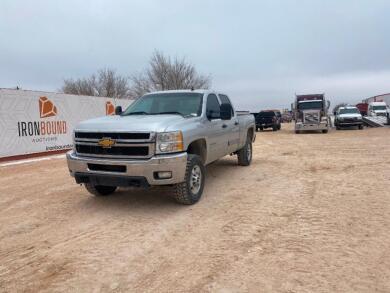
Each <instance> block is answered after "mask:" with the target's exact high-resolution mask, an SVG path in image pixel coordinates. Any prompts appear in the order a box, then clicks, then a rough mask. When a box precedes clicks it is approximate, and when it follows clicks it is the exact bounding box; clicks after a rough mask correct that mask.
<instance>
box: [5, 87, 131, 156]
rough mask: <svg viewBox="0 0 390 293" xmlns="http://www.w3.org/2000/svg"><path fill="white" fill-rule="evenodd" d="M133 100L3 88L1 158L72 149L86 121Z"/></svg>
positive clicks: (108, 112)
mask: <svg viewBox="0 0 390 293" xmlns="http://www.w3.org/2000/svg"><path fill="white" fill-rule="evenodd" d="M131 102H132V100H123V99H115V100H114V99H111V98H102V97H90V96H77V95H67V94H61V93H50V92H39V91H28V90H13V89H0V158H3V159H4V158H6V157H12V156H23V155H30V154H35V153H44V152H50V151H59V150H66V149H70V148H72V146H73V139H72V134H73V129H74V127H75V126H76V125H77V123H79V122H80V121H82V120H86V119H90V118H95V117H99V116H104V115H112V114H114V111H115V107H116V106H122V108H126V107H127V106H128V105H130V104H131Z"/></svg>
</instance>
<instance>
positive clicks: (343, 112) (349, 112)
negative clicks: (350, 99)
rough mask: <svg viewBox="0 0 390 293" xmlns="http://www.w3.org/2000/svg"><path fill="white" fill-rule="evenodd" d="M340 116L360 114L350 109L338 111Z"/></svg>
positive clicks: (356, 110)
mask: <svg viewBox="0 0 390 293" xmlns="http://www.w3.org/2000/svg"><path fill="white" fill-rule="evenodd" d="M340 114H360V112H359V110H358V109H355V108H350V109H340Z"/></svg>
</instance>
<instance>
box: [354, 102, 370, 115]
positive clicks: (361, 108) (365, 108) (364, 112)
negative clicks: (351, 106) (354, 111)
mask: <svg viewBox="0 0 390 293" xmlns="http://www.w3.org/2000/svg"><path fill="white" fill-rule="evenodd" d="M356 107H357V108H358V109H359V111H360V114H362V116H367V112H368V104H367V103H359V104H357V105H356Z"/></svg>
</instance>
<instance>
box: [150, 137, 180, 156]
mask: <svg viewBox="0 0 390 293" xmlns="http://www.w3.org/2000/svg"><path fill="white" fill-rule="evenodd" d="M183 150H184V146H183V134H182V132H181V131H173V132H162V133H157V141H156V153H157V154H161V153H176V152H182V151H183Z"/></svg>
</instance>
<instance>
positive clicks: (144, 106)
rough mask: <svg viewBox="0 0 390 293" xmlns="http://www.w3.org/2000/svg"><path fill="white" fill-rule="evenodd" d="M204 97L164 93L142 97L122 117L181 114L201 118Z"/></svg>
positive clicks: (195, 94)
mask: <svg viewBox="0 0 390 293" xmlns="http://www.w3.org/2000/svg"><path fill="white" fill-rule="evenodd" d="M202 97H203V94H199V93H163V94H151V95H146V96H143V97H141V98H140V99H139V100H138V101H136V102H135V103H133V104H131V105H130V106H129V107H128V108H127V109H126V111H125V112H124V113H123V114H122V115H125V116H126V115H157V114H179V115H182V116H200V115H201V113H202Z"/></svg>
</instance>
